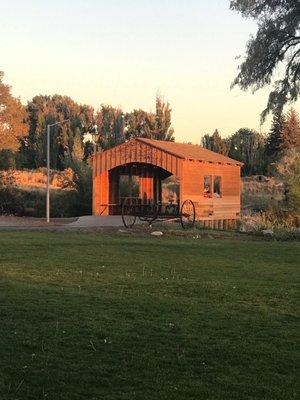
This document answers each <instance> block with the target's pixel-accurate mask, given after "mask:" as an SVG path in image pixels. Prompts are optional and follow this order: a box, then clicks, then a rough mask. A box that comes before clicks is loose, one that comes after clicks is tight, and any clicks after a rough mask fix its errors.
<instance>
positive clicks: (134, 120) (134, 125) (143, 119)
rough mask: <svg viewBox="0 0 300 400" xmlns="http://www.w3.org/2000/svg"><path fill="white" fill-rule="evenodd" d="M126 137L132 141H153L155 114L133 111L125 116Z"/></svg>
mask: <svg viewBox="0 0 300 400" xmlns="http://www.w3.org/2000/svg"><path fill="white" fill-rule="evenodd" d="M125 124H126V137H127V138H128V139H133V138H136V137H144V138H149V139H154V137H155V114H153V113H148V112H146V111H144V110H141V109H139V110H133V111H132V112H130V113H127V114H126V115H125Z"/></svg>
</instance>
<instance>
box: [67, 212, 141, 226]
mask: <svg viewBox="0 0 300 400" xmlns="http://www.w3.org/2000/svg"><path fill="white" fill-rule="evenodd" d="M136 222H138V221H136ZM65 226H66V227H68V228H97V227H99V228H100V227H102V226H106V227H114V226H117V227H118V226H124V225H123V221H122V217H121V216H120V215H108V216H94V215H86V216H83V217H79V218H78V219H77V221H75V222H72V223H70V224H67V225H65Z"/></svg>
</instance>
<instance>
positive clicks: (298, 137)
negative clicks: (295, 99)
mask: <svg viewBox="0 0 300 400" xmlns="http://www.w3.org/2000/svg"><path fill="white" fill-rule="evenodd" d="M293 148H295V149H300V119H299V115H298V113H297V112H296V111H295V110H294V109H293V108H291V109H290V110H289V111H288V113H287V115H286V119H285V122H284V124H283V126H282V130H281V149H293Z"/></svg>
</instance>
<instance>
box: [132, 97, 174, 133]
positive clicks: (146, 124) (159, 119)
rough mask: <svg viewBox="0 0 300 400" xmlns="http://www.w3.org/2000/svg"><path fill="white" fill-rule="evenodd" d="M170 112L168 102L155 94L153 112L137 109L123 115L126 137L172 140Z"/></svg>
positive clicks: (172, 130)
mask: <svg viewBox="0 0 300 400" xmlns="http://www.w3.org/2000/svg"><path fill="white" fill-rule="evenodd" d="M171 112H172V109H171V108H170V104H169V103H168V102H164V100H163V99H162V97H160V96H159V95H157V96H156V109H155V114H154V113H152V112H147V111H144V110H141V109H139V110H133V111H132V112H131V113H127V114H126V115H125V125H126V128H125V129H126V137H127V138H128V139H130V138H135V137H144V138H148V139H156V140H166V141H174V137H173V134H174V129H173V128H172V127H171Z"/></svg>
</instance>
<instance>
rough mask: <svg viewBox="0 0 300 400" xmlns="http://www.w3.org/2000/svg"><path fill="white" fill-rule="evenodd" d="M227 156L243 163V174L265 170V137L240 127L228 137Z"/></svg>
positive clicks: (258, 172)
mask: <svg viewBox="0 0 300 400" xmlns="http://www.w3.org/2000/svg"><path fill="white" fill-rule="evenodd" d="M229 144H230V148H229V153H228V155H229V157H231V158H233V159H235V160H238V161H241V162H243V163H244V166H243V168H242V174H243V175H244V176H245V175H246V176H248V175H254V174H263V173H264V171H265V167H266V163H265V157H264V152H265V137H264V136H263V135H261V134H260V133H258V132H255V131H253V130H251V129H248V128H241V129H239V130H238V131H237V132H236V133H235V134H233V135H232V136H231V137H230V138H229Z"/></svg>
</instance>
